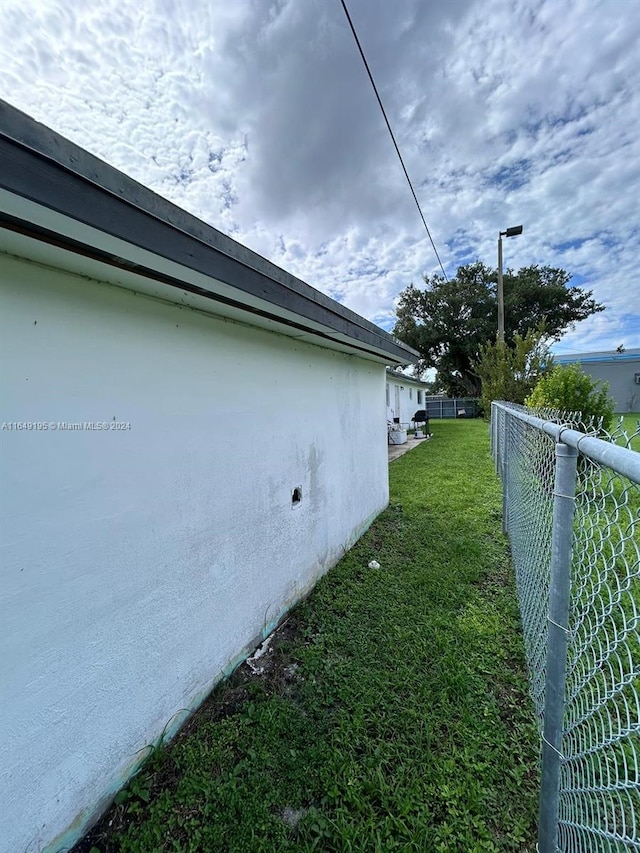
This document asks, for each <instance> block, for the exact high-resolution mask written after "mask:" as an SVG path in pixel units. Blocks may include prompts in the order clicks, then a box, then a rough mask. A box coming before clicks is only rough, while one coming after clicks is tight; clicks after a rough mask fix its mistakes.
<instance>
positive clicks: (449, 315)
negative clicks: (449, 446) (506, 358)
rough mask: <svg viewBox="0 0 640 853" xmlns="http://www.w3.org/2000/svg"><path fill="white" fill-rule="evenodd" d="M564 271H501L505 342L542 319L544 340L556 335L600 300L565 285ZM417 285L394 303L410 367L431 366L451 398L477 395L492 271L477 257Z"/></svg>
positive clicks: (489, 334) (488, 338) (490, 325)
mask: <svg viewBox="0 0 640 853" xmlns="http://www.w3.org/2000/svg"><path fill="white" fill-rule="evenodd" d="M570 279H571V276H570V275H569V273H567V272H566V271H565V270H562V269H557V268H555V267H548V266H545V267H540V266H537V265H535V266H530V267H523V268H522V269H520V270H518V272H517V273H514V272H513V271H511V270H507V272H506V273H505V274H504V276H503V280H504V301H505V342H506V344H507V346H508V347H510V348H512V347H513V345H514V341H515V335H516V334H517V335H520V337H521V338H522V339H524V338H525V337H526V335H527V333H528V332H530V331H532V330H534V329H536V328H538V326H539V325H540V323H541V321H544V322H545V325H546V334H547V337H548V339H549V341H554V340H559V339H560V338H561V337H562V335H563V334H564V332H565V331H566V330H567V329H570V328H573V326H574V324H575V323H577V322H579V321H580V320H585V319H586V318H587V317H590V316H591V315H592V314H595V313H597V312H598V311H604V305H601V304H599V303H598V302H596V301H595V300H594V299H593V294H592V291H590V290H588V291H587V290H583V289H582V288H580V287H569V286H568V283H569V281H570ZM425 284H426V287H425V288H424V289H421V288H418V287H415V286H414V285H413V284H411V285H409V287H407V288H406V289H405V290H403V291H402V293H401V294H400V297H399V301H398V309H397V321H396V325H395V328H394V330H393V333H394V334H395V336H396V337H397V338H399V339H400V340H402V341H404V342H405V343H407V344H409V346H412V347H414V349H417V350H418V352H420V354H421V359H420V362H419V364H418V370H419V371H420V372H422V371H423V370H425V369H427V368H429V367H435V368H436V369H437V371H438V380H437V381H438V383H439V384H440V385H441V386H443V387H444V388H445V389H446V390H447V392H448V393H449V394H450V395H452V396H480V393H481V379H480V377H479V375H478V373H477V370H476V368H475V365H476V364H477V363H478V362H479V361H480V358H481V347H486V346H487V344H489V343H491V342H492V341H494V340H495V338H496V331H497V326H498V301H497V292H496V291H497V270H493V269H490V268H489V267H487V266H486V265H485V264H483V263H482V262H480V261H476V262H475V263H473V264H467V265H466V266H462V267H459V268H458V272H457V274H456V276H455V278H453V279H451V280H450V281H445V280H444V278H443V277H442V276H439V275H434V276H432V277H431V278H429V277H428V276H426V277H425Z"/></svg>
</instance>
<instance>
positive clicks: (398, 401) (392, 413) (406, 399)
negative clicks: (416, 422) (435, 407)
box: [386, 376, 425, 424]
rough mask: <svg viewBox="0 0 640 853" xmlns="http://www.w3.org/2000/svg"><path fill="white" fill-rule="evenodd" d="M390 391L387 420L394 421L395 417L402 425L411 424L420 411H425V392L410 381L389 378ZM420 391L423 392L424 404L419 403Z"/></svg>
mask: <svg viewBox="0 0 640 853" xmlns="http://www.w3.org/2000/svg"><path fill="white" fill-rule="evenodd" d="M386 381H387V385H388V387H389V390H388V395H387V396H388V400H389V402H388V406H387V418H388V419H389V420H392V419H393V418H394V417H396V418H398V417H399V418H400V423H402V424H410V423H411V419H412V418H413V416H414V415H415V413H416V412H417V411H418V409H424V408H425V405H424V399H425V397H424V395H425V391H424V389H423V388H420V386H418V385H414V384H413V383H411V382H409V381H406V382H405V381H403V380H402V381H401V380H398V379H396V378H395V377H393V378H389V376H387V380H386ZM418 391H420V392H421V398H422V402H420V403H419V402H418Z"/></svg>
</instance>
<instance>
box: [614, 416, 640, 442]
mask: <svg viewBox="0 0 640 853" xmlns="http://www.w3.org/2000/svg"><path fill="white" fill-rule="evenodd" d="M620 417H622V428H623V429H624V430H625V432H626V433H627V435H628V436H629V438H631V444H630V447H631V449H632V450H635V451H637V452H640V427H639V426H638V423H639V422H640V412H639V413H636V414H626V415H615V416H614V419H613V421H612V424H611V428H612V429H614V428H615V427H617V425H618V420H619V418H620ZM632 436H633V438H632Z"/></svg>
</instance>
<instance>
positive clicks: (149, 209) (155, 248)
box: [0, 101, 419, 365]
mask: <svg viewBox="0 0 640 853" xmlns="http://www.w3.org/2000/svg"><path fill="white" fill-rule="evenodd" d="M0 164H1V165H0V190H2V191H3V192H1V193H0V202H1V203H0V228H2V231H3V233H4V234H7V233H8V232H13V234H14V235H15V234H17V235H21V236H22V237H23V238H28V239H29V240H35V241H40V242H41V243H47V244H48V245H49V246H54V247H56V248H57V249H58V250H60V251H61V252H64V253H66V254H65V258H67V259H69V258H70V257H71V255H72V254H75V255H77V256H81V257H83V258H84V259H85V262H89V261H91V262H94V263H99V264H101V265H102V268H107V267H111V268H114V269H118V270H119V273H118V274H119V275H124V273H131V274H132V275H133V274H135V275H137V276H138V277H140V276H142V277H146V278H148V279H149V280H153V279H156V280H158V281H160V282H161V283H162V285H163V287H164V292H165V296H166V298H169V299H171V300H172V301H176V302H179V303H180V302H182V301H183V298H184V297H183V296H182V294H183V293H184V292H185V291H186V292H191V293H196V295H197V296H198V298H199V300H200V302H201V303H202V305H205V304H209V305H210V309H211V313H215V312H216V311H217V310H222V308H221V306H223V305H225V304H226V305H228V304H230V303H232V304H233V305H232V307H233V308H234V310H235V311H237V312H238V313H239V314H243V315H246V316H245V318H244V319H245V322H249V323H251V322H253V321H254V320H255V319H256V318H258V317H262V318H263V319H264V317H267V318H269V319H270V321H272V322H273V323H274V324H277V325H280V326H282V327H283V329H284V333H285V334H286V333H287V331H286V330H287V329H288V328H291V329H293V330H294V331H293V334H294V336H296V337H298V336H300V334H301V333H303V334H305V335H307V336H310V337H311V338H313V340H314V343H317V344H318V345H320V346H322V345H323V342H324V343H325V344H326V343H328V341H333V342H334V344H335V342H338V343H339V345H340V347H341V348H345V349H347V350H349V349H351V350H353V351H354V352H357V353H359V354H361V355H363V356H364V357H367V356H370V357H373V358H374V359H375V360H377V361H380V360H383V361H385V362H386V363H387V364H390V363H391V364H403V365H408V364H413V363H416V362H417V360H418V358H419V354H418V353H417V352H416V351H415V350H413V349H412V348H411V347H408V346H407V345H406V344H403V343H402V342H400V341H397V340H396V339H395V338H394V337H393V336H392V335H390V334H389V333H388V332H385V331H384V330H383V329H381V328H379V327H378V326H376V325H375V324H374V323H371V322H370V321H368V320H366V319H364V318H363V317H360V316H359V315H358V314H356V313H355V312H353V311H350V310H349V309H348V308H345V307H344V306H343V305H341V304H340V303H338V302H336V301H335V300H333V299H331V298H330V297H328V296H325V295H324V294H322V293H320V292H319V291H318V290H316V289H314V288H313V287H311V286H310V285H308V284H306V283H305V282H303V281H301V280H300V279H298V278H296V277H295V276H292V275H291V274H289V273H287V272H286V271H285V270H283V269H281V268H280V267H277V266H276V265H275V264H273V263H271V262H270V261H268V260H266V259H265V258H263V257H261V256H260V255H258V254H257V253H255V252H252V251H251V250H250V249H247V248H246V247H244V246H242V245H241V244H240V243H238V242H236V241H235V240H232V239H231V238H230V237H227V236H226V235H224V234H222V233H221V232H220V231H218V230H216V229H215V228H212V227H211V226H209V225H207V224H206V223H204V222H202V221H201V220H199V219H197V218H196V217H195V216H192V215H191V214H189V213H187V212H186V211H184V210H182V209H180V208H179V207H177V206H176V205H174V204H172V203H171V202H168V201H166V199H163V198H161V197H160V196H158V195H156V194H155V193H153V192H152V191H151V190H149V189H147V188H146V187H143V186H142V185H141V184H139V183H137V182H136V181H134V180H132V179H131V178H129V177H127V176H126V175H124V174H123V173H121V172H119V171H118V170H117V169H114V168H113V167H112V166H109V165H108V164H106V163H104V162H103V161H101V160H99V159H97V158H96V157H93V155H91V154H89V153H88V152H86V151H84V150H83V149H82V148H79V147H78V146H76V145H74V144H73V143H71V142H69V140H67V139H65V138H64V137H61V136H59V135H58V134H56V133H55V132H54V131H52V130H50V129H49V128H47V127H45V126H44V125H41V124H39V123H38V122H36V121H34V120H33V119H32V118H30V117H29V116H27V115H25V114H24V113H22V112H20V111H19V110H17V109H15V108H14V107H11V106H10V105H8V104H6V103H4V102H2V101H0ZM7 239H8V240H9V242H10V241H11V239H12V237H11V234H9V235H8V237H7ZM16 239H17V238H16ZM25 245H26V244H25ZM125 277H126V276H125ZM196 281H197V283H195V282H196ZM173 291H175V298H172V296H171V294H172V293H173ZM228 310H230V309H228ZM260 324H262V325H264V322H263V321H262V320H261V321H260ZM334 344H332V345H334Z"/></svg>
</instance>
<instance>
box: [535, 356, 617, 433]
mask: <svg viewBox="0 0 640 853" xmlns="http://www.w3.org/2000/svg"><path fill="white" fill-rule="evenodd" d="M600 386H601V387H600ZM525 403H526V404H527V406H529V407H530V408H532V409H542V408H551V409H561V410H563V411H565V412H580V414H581V417H582V421H583V423H585V424H588V423H589V422H590V421H594V422H595V421H598V420H600V418H602V429H607V428H608V427H609V424H610V423H611V421H612V419H613V412H614V407H615V403H614V401H613V400H612V398H611V397H610V396H609V383H608V382H605V383H601V382H600V380H598V379H593V378H592V377H591V376H588V375H587V374H586V373H584V371H583V370H582V368H581V367H580V365H579V364H567V365H560V364H559V365H556V367H554V368H553V370H552V371H551V373H549V374H548V375H547V376H543V377H542V379H541V380H540V381H539V382H538V384H537V385H536V387H535V388H534V389H533V391H532V392H531V394H530V395H529V396H528V397H527V399H526V400H525Z"/></svg>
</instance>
